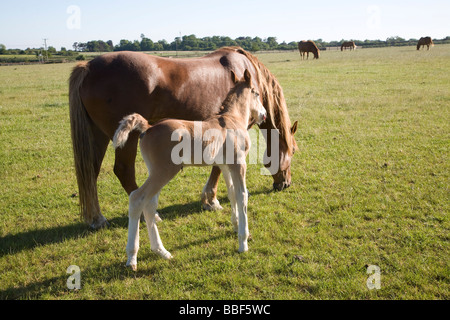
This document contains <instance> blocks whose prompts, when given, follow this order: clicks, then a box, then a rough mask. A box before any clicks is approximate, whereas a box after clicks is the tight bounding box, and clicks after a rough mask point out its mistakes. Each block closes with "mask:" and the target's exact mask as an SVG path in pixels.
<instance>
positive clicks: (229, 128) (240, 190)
mask: <svg viewBox="0 0 450 320" xmlns="http://www.w3.org/2000/svg"><path fill="white" fill-rule="evenodd" d="M231 75H232V77H231V78H232V81H233V82H234V83H235V86H234V87H233V88H232V89H231V90H230V92H229V94H228V96H227V97H226V99H225V101H224V102H223V105H222V110H223V111H221V112H220V113H219V114H217V115H215V116H212V117H210V118H208V119H206V120H205V121H188V120H178V119H165V120H162V121H160V122H158V123H156V124H154V125H153V126H152V125H149V124H148V122H147V120H145V119H144V118H143V117H142V116H141V115H139V114H137V113H134V114H132V115H129V116H126V117H124V119H123V120H122V121H121V122H120V125H119V128H118V129H117V131H116V133H115V135H114V138H113V144H114V147H115V148H116V149H117V148H121V147H123V146H124V145H125V142H126V140H127V139H128V136H129V133H130V132H131V131H133V130H137V131H138V132H139V133H141V134H142V135H141V142H140V149H141V154H142V157H143V158H144V161H145V164H146V165H147V168H148V172H149V176H148V178H147V180H146V181H145V183H144V184H143V185H142V186H141V187H140V188H139V189H137V190H135V191H133V192H132V193H131V194H130V197H129V201H130V202H129V211H128V215H129V223H128V243H127V248H126V251H127V256H128V260H127V266H130V267H131V268H132V269H133V270H136V268H137V253H138V250H139V220H140V215H141V213H142V212H144V217H145V220H146V222H147V228H148V234H149V238H150V246H151V249H152V251H153V252H155V253H157V254H158V255H160V256H161V257H163V258H164V259H170V258H172V255H171V254H170V252H169V251H167V250H166V249H165V248H164V246H163V244H162V241H161V239H160V237H159V234H158V229H157V226H156V221H157V219H158V218H157V216H156V214H157V212H156V209H157V206H158V197H159V194H160V192H161V189H162V188H163V187H164V186H165V185H166V184H167V183H168V182H169V181H170V180H172V178H173V177H174V176H175V175H176V174H177V173H178V172H179V171H180V170H181V169H182V168H183V167H184V166H192V165H197V166H205V165H216V166H218V167H219V168H220V169H221V170H222V172H223V175H224V178H225V181H226V185H227V189H228V198H229V199H230V203H231V208H232V214H231V222H232V224H233V226H234V229H235V231H237V232H238V239H239V252H245V251H247V250H248V244H247V238H248V235H249V231H248V220H247V192H246V185H245V173H246V162H245V158H246V156H247V154H248V151H249V149H250V136H249V134H248V132H247V126H248V123H249V121H251V119H254V120H253V121H254V122H256V123H258V124H260V123H261V122H263V121H264V120H265V119H266V110H265V109H264V107H263V105H262V104H261V100H260V97H259V94H258V92H256V90H255V88H254V86H253V85H252V80H251V75H250V72H249V71H248V70H245V71H244V79H242V80H240V81H238V80H237V78H236V75H235V74H234V72H233V71H231ZM181 144H182V145H183V147H185V148H182V150H180V149H179V148H178V147H177V146H178V145H181ZM196 144H197V145H198V147H197V150H196ZM174 150H177V151H175V152H174ZM190 150H194V154H192V152H190ZM180 151H183V152H182V153H183V155H182V156H181V157H180V156H179V155H180V153H181V152H180ZM224 155H226V157H225V156H224Z"/></svg>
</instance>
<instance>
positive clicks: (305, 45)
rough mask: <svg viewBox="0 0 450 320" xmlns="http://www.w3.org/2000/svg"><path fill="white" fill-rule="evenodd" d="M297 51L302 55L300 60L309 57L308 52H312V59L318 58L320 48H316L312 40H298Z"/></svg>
mask: <svg viewBox="0 0 450 320" xmlns="http://www.w3.org/2000/svg"><path fill="white" fill-rule="evenodd" d="M298 51H300V56H301V57H302V60H303V59H305V54H306V59H308V58H309V53H310V52H312V53H313V54H314V59H319V54H320V50H319V48H317V46H316V44H315V43H314V41H311V40H308V41H305V40H303V41H300V42H299V43H298Z"/></svg>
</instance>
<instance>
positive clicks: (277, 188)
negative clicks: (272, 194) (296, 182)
mask: <svg viewBox="0 0 450 320" xmlns="http://www.w3.org/2000/svg"><path fill="white" fill-rule="evenodd" d="M290 185H291V184H290V183H287V182H285V181H283V182H280V183H274V184H273V188H274V189H275V191H281V190H283V189H286V188H289V186H290Z"/></svg>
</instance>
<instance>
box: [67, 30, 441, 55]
mask: <svg viewBox="0 0 450 320" xmlns="http://www.w3.org/2000/svg"><path fill="white" fill-rule="evenodd" d="M343 41H344V39H342V40H340V41H329V42H327V41H324V40H322V39H317V40H314V42H315V43H316V45H317V46H318V47H319V48H320V49H322V50H324V49H325V48H327V47H339V46H340V45H341V44H342V42H343ZM353 41H355V44H356V45H357V46H362V47H365V48H373V47H389V46H412V45H416V44H417V41H418V39H409V40H406V39H404V38H401V37H389V38H387V39H386V40H353ZM433 41H434V42H435V43H436V44H440V43H450V37H446V38H444V39H434V40H433ZM297 43H298V42H297V41H293V42H289V43H286V42H282V43H278V41H277V38H276V37H268V38H266V39H262V38H259V37H254V38H252V37H239V38H236V39H232V38H230V37H224V36H212V37H203V38H197V37H196V36H195V35H193V34H192V35H186V36H182V37H176V38H175V39H174V41H172V42H170V43H169V42H167V41H166V40H159V41H156V42H154V41H152V40H151V39H149V38H147V37H146V36H145V35H144V34H141V40H133V41H130V40H125V39H123V40H120V42H119V43H118V44H116V45H114V44H113V42H112V41H111V40H109V41H106V42H105V41H102V40H93V41H89V42H86V43H82V42H75V43H74V44H73V48H74V50H75V51H78V52H80V51H81V52H110V51H213V50H216V49H218V48H221V47H225V46H240V47H242V48H243V49H245V50H247V51H252V52H256V51H261V50H297Z"/></svg>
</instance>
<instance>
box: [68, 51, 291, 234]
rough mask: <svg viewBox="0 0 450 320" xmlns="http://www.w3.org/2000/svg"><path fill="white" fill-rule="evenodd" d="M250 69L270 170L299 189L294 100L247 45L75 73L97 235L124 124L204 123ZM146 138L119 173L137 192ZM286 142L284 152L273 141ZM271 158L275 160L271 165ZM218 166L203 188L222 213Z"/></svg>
mask: <svg viewBox="0 0 450 320" xmlns="http://www.w3.org/2000/svg"><path fill="white" fill-rule="evenodd" d="M245 69H248V70H249V72H250V74H251V75H252V81H253V84H254V86H255V88H256V90H258V91H259V92H260V94H261V98H262V103H263V105H264V108H265V109H266V112H267V121H265V122H264V123H263V124H261V126H260V129H265V130H266V131H267V136H265V138H266V142H267V150H266V152H265V154H264V160H265V161H264V165H265V166H266V167H269V165H270V163H271V162H274V160H273V159H276V160H277V161H278V164H279V165H278V166H277V168H276V169H275V170H270V173H271V174H272V178H273V187H274V189H275V190H283V189H284V188H287V187H289V185H290V184H291V158H292V156H293V154H294V151H295V150H296V148H297V144H296V141H295V138H294V133H295V131H296V130H297V122H295V123H294V125H293V126H292V127H291V121H290V119H289V114H288V110H287V106H286V101H285V98H284V94H283V89H282V88H281V86H280V84H279V82H278V81H277V79H276V78H275V76H273V75H272V73H271V72H270V71H269V70H268V69H267V68H266V67H265V66H264V65H263V64H262V63H261V62H260V61H259V60H258V59H257V58H256V57H255V56H253V55H252V54H250V53H248V52H247V51H245V50H243V49H242V48H239V47H224V48H221V49H218V50H216V51H214V52H212V53H210V54H208V55H206V56H204V57H200V58H187V59H186V58H185V59H170V58H161V57H156V56H151V55H147V54H144V53H137V52H113V53H107V54H104V55H101V56H99V57H96V58H94V59H93V60H91V61H89V62H82V63H80V64H78V65H77V66H75V67H74V69H73V70H72V73H71V76H70V80H69V106H70V107H69V109H70V124H71V137H72V145H73V153H74V159H75V172H76V177H77V183H78V189H79V193H78V194H79V201H80V212H81V216H82V218H83V219H84V221H85V222H86V223H87V224H88V225H90V226H91V227H92V228H94V229H98V228H101V227H104V226H106V225H108V222H107V220H106V218H105V217H104V216H103V215H102V213H101V210H100V205H99V200H98V192H97V177H98V174H99V172H100V167H101V165H102V161H103V158H104V156H105V152H106V149H107V147H108V144H109V141H110V140H111V139H112V138H113V135H114V132H115V130H116V128H117V125H118V123H119V122H120V120H121V119H122V118H123V117H124V116H126V115H129V114H132V113H139V114H140V115H142V116H143V117H144V118H145V119H147V120H148V121H149V123H155V122H156V121H158V120H161V119H163V118H177V119H185V120H204V119H206V118H208V117H210V116H212V115H214V114H217V112H218V111H219V108H220V106H221V103H222V101H223V100H224V98H225V97H226V95H227V93H228V91H229V90H230V88H231V87H232V85H233V83H232V81H231V80H230V77H229V72H230V71H231V70H233V71H234V72H235V73H236V74H237V75H238V76H242V75H243V73H244V70H245ZM138 136H139V135H138V134H137V133H136V132H133V133H132V134H131V135H130V137H129V138H128V142H127V143H126V145H125V146H124V147H123V148H119V149H116V151H115V163H114V173H115V175H116V176H117V177H118V178H119V180H120V182H121V184H122V187H123V188H124V189H125V191H126V192H127V193H128V194H130V193H131V192H132V191H134V190H136V189H137V188H138V186H137V184H136V178H135V160H136V153H137V143H138ZM276 138H279V148H278V149H277V150H272V148H271V145H272V143H271V141H272V140H274V139H276ZM267 159H270V161H267ZM220 173H221V171H220V169H219V168H218V167H217V166H215V167H213V169H212V171H211V175H210V177H209V179H208V181H207V183H206V185H205V187H204V188H203V191H202V195H201V199H202V206H203V208H204V209H209V210H215V209H220V208H221V206H220V203H219V201H218V200H217V197H216V194H217V185H218V181H219V177H220Z"/></svg>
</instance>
